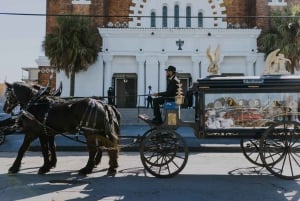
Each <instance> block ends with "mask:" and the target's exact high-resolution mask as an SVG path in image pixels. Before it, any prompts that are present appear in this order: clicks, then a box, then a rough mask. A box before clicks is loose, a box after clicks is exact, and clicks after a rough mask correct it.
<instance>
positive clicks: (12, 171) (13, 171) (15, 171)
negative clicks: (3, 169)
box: [8, 167, 19, 175]
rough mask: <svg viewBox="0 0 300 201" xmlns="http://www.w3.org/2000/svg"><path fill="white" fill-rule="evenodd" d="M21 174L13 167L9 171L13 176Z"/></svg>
mask: <svg viewBox="0 0 300 201" xmlns="http://www.w3.org/2000/svg"><path fill="white" fill-rule="evenodd" d="M18 172H19V169H14V168H13V167H11V168H9V169H8V174H9V175H13V174H16V173H18Z"/></svg>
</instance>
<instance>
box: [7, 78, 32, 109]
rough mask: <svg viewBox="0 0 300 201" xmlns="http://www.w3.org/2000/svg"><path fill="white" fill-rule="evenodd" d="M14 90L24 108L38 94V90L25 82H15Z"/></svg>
mask: <svg viewBox="0 0 300 201" xmlns="http://www.w3.org/2000/svg"><path fill="white" fill-rule="evenodd" d="M12 90H13V92H14V93H15V95H16V96H17V97H18V99H19V101H20V104H21V106H22V107H24V105H25V104H27V103H28V102H29V101H30V100H31V98H32V97H33V96H34V95H35V94H36V93H37V92H38V91H37V90H36V89H34V88H33V87H31V86H29V85H28V84H26V83H24V82H14V83H13V84H12Z"/></svg>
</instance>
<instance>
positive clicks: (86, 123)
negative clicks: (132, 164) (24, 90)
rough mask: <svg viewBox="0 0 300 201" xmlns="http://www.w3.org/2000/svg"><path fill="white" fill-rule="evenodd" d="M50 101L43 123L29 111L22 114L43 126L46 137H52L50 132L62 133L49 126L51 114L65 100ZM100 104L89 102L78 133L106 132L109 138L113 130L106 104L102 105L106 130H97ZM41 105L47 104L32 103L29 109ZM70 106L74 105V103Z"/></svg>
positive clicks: (94, 101)
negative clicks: (54, 107)
mask: <svg viewBox="0 0 300 201" xmlns="http://www.w3.org/2000/svg"><path fill="white" fill-rule="evenodd" d="M48 100H49V107H48V111H47V112H46V113H45V114H44V118H43V120H42V121H40V120H39V119H37V118H36V117H35V116H34V115H33V114H31V113H30V112H28V111H27V110H22V114H23V115H24V116H26V117H27V118H28V119H30V120H32V121H35V122H36V123H38V124H39V125H40V126H42V127H43V130H44V134H45V135H47V136H51V134H49V130H50V131H52V132H54V133H60V132H59V131H57V130H56V129H55V128H53V127H50V126H49V125H47V120H48V116H49V112H50V110H51V109H52V108H53V106H54V105H55V104H59V103H65V100H63V101H61V99H48ZM99 103H100V104H102V103H101V102H100V101H97V100H95V99H90V100H89V103H88V106H87V107H86V109H85V112H84V113H83V115H82V118H81V120H80V123H79V125H78V126H77V128H76V130H77V131H78V133H80V132H81V130H83V131H90V132H91V133H100V132H104V134H105V136H107V134H108V133H110V132H111V128H110V126H109V114H108V113H109V112H108V108H107V106H106V105H105V104H102V106H103V107H104V110H105V118H104V119H105V122H104V125H105V128H104V129H96V125H97V117H98V112H99V111H98V110H97V104H99ZM39 104H40V105H42V104H46V103H35V102H33V103H32V102H31V103H28V106H27V107H29V106H30V105H39ZM70 105H72V103H71V104H70ZM62 135H63V134H62Z"/></svg>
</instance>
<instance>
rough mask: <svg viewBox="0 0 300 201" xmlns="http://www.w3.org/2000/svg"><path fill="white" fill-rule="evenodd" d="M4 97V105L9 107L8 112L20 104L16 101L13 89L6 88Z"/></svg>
mask: <svg viewBox="0 0 300 201" xmlns="http://www.w3.org/2000/svg"><path fill="white" fill-rule="evenodd" d="M5 97H6V105H7V106H8V107H9V109H10V110H12V109H13V108H14V107H16V106H17V105H18V104H21V103H20V102H19V101H18V99H17V96H16V94H15V91H14V89H13V88H7V89H6V91H5Z"/></svg>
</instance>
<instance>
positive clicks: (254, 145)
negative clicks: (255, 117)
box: [240, 138, 263, 166]
mask: <svg viewBox="0 0 300 201" xmlns="http://www.w3.org/2000/svg"><path fill="white" fill-rule="evenodd" d="M259 142H260V141H259V140H258V139H254V138H249V139H243V138H242V139H241V141H240V145H241V149H242V151H243V154H244V156H245V157H246V158H247V160H248V161H250V162H251V163H253V164H255V165H258V166H263V162H262V161H261V159H260V156H259Z"/></svg>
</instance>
